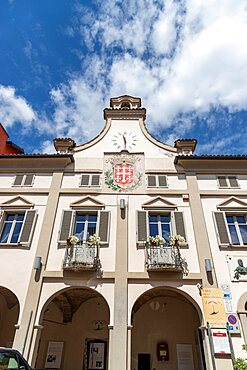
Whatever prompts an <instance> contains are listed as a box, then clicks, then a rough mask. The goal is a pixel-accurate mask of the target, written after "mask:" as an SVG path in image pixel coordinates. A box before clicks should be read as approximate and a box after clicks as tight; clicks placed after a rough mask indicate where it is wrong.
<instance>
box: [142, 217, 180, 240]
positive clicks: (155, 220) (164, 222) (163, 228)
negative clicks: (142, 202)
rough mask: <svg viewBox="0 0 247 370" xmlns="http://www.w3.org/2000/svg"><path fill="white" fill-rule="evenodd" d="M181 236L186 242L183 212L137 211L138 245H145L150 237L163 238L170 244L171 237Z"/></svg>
mask: <svg viewBox="0 0 247 370" xmlns="http://www.w3.org/2000/svg"><path fill="white" fill-rule="evenodd" d="M178 234H179V235H181V236H183V237H184V238H185V240H186V233H185V224H184V216H183V212H179V211H158V210H157V211H155V210H153V211H152V210H151V211H137V243H138V244H139V243H140V244H143V242H146V241H147V238H148V236H156V235H160V236H162V237H163V238H164V239H165V240H166V242H167V243H168V244H169V238H170V236H171V235H178Z"/></svg>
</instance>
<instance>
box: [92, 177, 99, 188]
mask: <svg viewBox="0 0 247 370" xmlns="http://www.w3.org/2000/svg"><path fill="white" fill-rule="evenodd" d="M99 180H100V175H92V182H91V185H92V186H99Z"/></svg>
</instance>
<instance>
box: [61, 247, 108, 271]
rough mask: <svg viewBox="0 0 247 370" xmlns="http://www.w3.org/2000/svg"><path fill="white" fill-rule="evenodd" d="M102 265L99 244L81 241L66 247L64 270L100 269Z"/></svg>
mask: <svg viewBox="0 0 247 370" xmlns="http://www.w3.org/2000/svg"><path fill="white" fill-rule="evenodd" d="M100 267H101V264H100V259H99V245H89V244H88V243H87V242H80V243H78V244H75V245H71V246H69V247H67V248H66V251H65V257H64V261H63V269H64V270H74V271H82V270H94V271H96V270H99V269H100Z"/></svg>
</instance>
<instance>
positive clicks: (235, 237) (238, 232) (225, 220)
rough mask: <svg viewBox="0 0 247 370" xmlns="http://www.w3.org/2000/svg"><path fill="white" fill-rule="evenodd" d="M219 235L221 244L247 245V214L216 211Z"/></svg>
mask: <svg viewBox="0 0 247 370" xmlns="http://www.w3.org/2000/svg"><path fill="white" fill-rule="evenodd" d="M214 216H215V222H216V229H217V235H218V239H219V242H220V244H226V245H247V215H246V214H240V213H231V212H227V213H226V212H215V214H214Z"/></svg>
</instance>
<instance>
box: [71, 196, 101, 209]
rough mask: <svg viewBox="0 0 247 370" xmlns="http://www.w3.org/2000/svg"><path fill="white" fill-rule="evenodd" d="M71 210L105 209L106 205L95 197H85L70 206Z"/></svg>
mask: <svg viewBox="0 0 247 370" xmlns="http://www.w3.org/2000/svg"><path fill="white" fill-rule="evenodd" d="M70 207H71V208H84V209H85V208H87V209H89V208H99V209H102V208H105V204H104V203H102V202H100V201H98V200H97V199H95V198H93V197H89V196H87V197H83V198H80V199H78V200H77V201H75V202H73V203H71V204H70Z"/></svg>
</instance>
